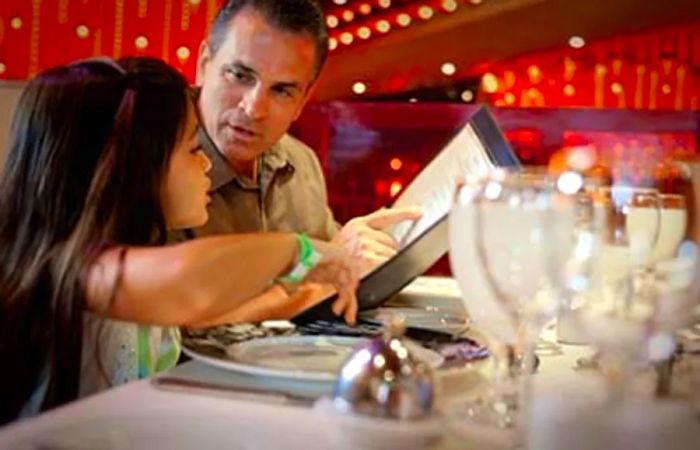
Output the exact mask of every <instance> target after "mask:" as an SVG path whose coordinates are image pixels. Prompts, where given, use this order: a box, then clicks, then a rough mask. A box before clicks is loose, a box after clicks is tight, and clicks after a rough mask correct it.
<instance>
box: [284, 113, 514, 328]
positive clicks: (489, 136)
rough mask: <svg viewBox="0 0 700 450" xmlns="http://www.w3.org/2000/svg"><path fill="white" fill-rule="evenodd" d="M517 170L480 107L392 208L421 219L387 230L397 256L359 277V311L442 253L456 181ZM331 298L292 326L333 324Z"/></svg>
mask: <svg viewBox="0 0 700 450" xmlns="http://www.w3.org/2000/svg"><path fill="white" fill-rule="evenodd" d="M517 165H519V163H518V159H517V158H516V156H515V154H514V153H513V151H512V150H511V148H510V146H509V145H508V143H507V141H506V140H505V138H504V137H503V134H502V133H501V130H500V129H499V128H498V126H497V125H496V122H495V121H494V119H493V116H492V115H491V113H490V112H489V110H488V109H487V108H486V107H483V106H482V107H480V108H479V109H477V110H476V111H475V112H474V113H472V115H471V116H470V117H469V119H468V120H467V122H466V123H465V124H464V126H463V127H462V128H461V129H460V130H459V131H458V132H457V134H455V135H454V136H453V137H452V139H451V140H450V141H449V142H448V143H447V145H445V147H444V148H443V149H442V150H441V151H440V152H439V153H438V154H437V155H436V156H435V157H434V158H433V159H432V160H431V161H430V162H429V163H428V164H427V165H426V166H425V167H424V168H423V170H422V171H421V172H420V173H419V174H418V175H417V176H416V178H415V179H414V180H413V181H412V182H411V184H409V185H408V186H407V187H406V188H405V189H404V190H403V191H402V192H401V193H400V195H399V196H398V198H397V199H396V201H395V202H394V204H393V205H392V207H393V206H403V205H421V206H422V207H423V216H422V217H421V218H420V219H419V220H417V221H406V222H402V223H400V224H398V225H396V226H394V227H393V228H392V229H390V230H387V231H388V232H389V233H391V234H392V236H394V238H395V239H396V240H397V241H398V242H399V243H400V248H399V251H398V253H397V254H396V255H394V256H393V257H392V258H391V259H389V260H387V261H386V262H384V263H383V264H381V265H380V266H378V267H377V268H375V269H374V270H373V271H372V272H370V273H368V274H366V275H365V276H364V277H363V278H362V280H361V282H360V286H359V288H358V292H357V300H358V302H359V309H360V310H364V309H371V308H376V307H377V306H379V305H381V304H382V303H383V302H384V301H386V300H388V299H389V298H390V297H391V296H393V295H394V294H396V293H397V292H399V291H400V290H401V289H402V288H403V287H404V286H406V285H407V284H408V283H410V282H411V281H413V280H414V279H415V278H416V277H417V276H419V275H421V274H422V273H423V272H425V271H426V270H427V269H429V268H430V266H432V265H433V264H435V262H436V261H437V260H438V259H440V257H442V256H443V255H444V254H445V253H446V252H447V250H448V238H447V217H448V214H449V212H450V209H451V208H452V202H453V196H454V192H455V186H456V183H457V180H458V178H460V177H463V176H464V175H465V174H471V175H480V174H485V173H486V172H488V171H489V170H491V169H493V168H494V167H507V166H517ZM334 298H335V297H331V298H329V299H327V300H326V301H324V302H322V303H320V304H318V305H317V306H315V307H313V308H310V309H309V310H307V311H305V312H304V313H302V314H301V315H300V316H298V317H297V318H296V319H295V321H297V322H306V321H310V320H318V319H321V320H332V319H333V318H334V317H335V316H334V315H333V313H332V311H331V309H330V305H331V303H332V301H333V300H334Z"/></svg>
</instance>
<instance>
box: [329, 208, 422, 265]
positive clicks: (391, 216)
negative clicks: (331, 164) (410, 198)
mask: <svg viewBox="0 0 700 450" xmlns="http://www.w3.org/2000/svg"><path fill="white" fill-rule="evenodd" d="M422 215H423V209H422V208H420V207H418V206H403V207H400V208H392V209H386V208H382V209H380V210H377V211H375V212H373V213H371V214H368V215H366V216H362V217H356V218H354V219H352V220H350V221H349V222H348V223H346V224H345V226H344V227H343V228H342V229H341V230H340V231H339V232H338V234H337V235H336V236H335V237H334V238H333V240H332V242H333V243H335V244H338V245H342V246H343V247H344V248H345V249H346V250H347V251H349V252H350V253H351V254H352V255H353V256H354V257H355V258H357V259H358V261H359V263H360V267H361V273H362V274H365V273H367V272H369V271H371V270H372V269H374V268H375V267H377V266H378V265H380V264H381V263H383V262H384V261H386V260H387V259H389V258H391V257H392V256H394V255H395V254H396V252H397V251H398V248H399V244H398V242H396V240H395V239H394V238H393V237H391V235H389V234H388V233H386V232H385V231H383V230H384V229H385V228H387V227H389V226H391V225H394V224H397V223H399V222H402V221H404V220H416V219H419V218H420V217H421V216H422Z"/></svg>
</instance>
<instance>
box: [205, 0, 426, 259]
mask: <svg viewBox="0 0 700 450" xmlns="http://www.w3.org/2000/svg"><path fill="white" fill-rule="evenodd" d="M327 53H328V34H327V30H326V28H325V20H324V17H323V13H322V11H321V10H320V8H319V7H318V6H317V5H316V4H315V3H314V2H312V1H311V0H230V1H228V2H227V3H225V4H224V5H223V6H222V8H221V9H220V11H219V13H218V15H217V17H216V19H215V20H214V23H213V24H212V28H211V31H210V33H209V36H208V38H207V39H206V40H205V41H203V42H202V44H201V46H200V49H199V57H198V61H197V75H196V84H197V86H198V87H199V89H200V90H199V97H198V106H199V113H200V120H201V123H202V125H203V129H202V130H201V133H200V135H201V142H202V146H203V148H204V150H205V152H206V153H207V154H208V156H209V157H210V158H211V160H212V162H213V168H212V170H211V172H210V176H211V179H212V202H211V205H210V210H209V212H210V220H209V222H208V224H207V225H205V226H204V227H201V228H199V229H196V230H194V232H193V233H194V235H196V236H205V235H210V234H217V233H228V232H253V231H294V232H303V233H306V234H308V235H309V236H312V237H315V238H319V239H323V240H332V241H334V242H336V243H339V244H342V245H344V246H345V247H346V248H347V249H348V250H350V251H351V252H352V253H353V254H355V255H358V256H359V257H360V258H361V259H362V260H363V262H364V263H365V266H367V265H372V264H376V263H377V262H379V261H383V260H385V259H386V258H388V257H391V256H392V255H393V254H395V253H396V248H397V243H396V242H395V241H394V239H393V238H391V237H390V236H389V235H388V234H387V233H385V232H383V231H382V229H384V228H386V227H389V226H391V225H393V224H395V223H397V222H400V221H402V220H408V219H415V218H418V217H419V216H420V210H419V209H418V208H403V209H400V210H399V209H397V210H385V209H382V210H379V211H376V212H374V213H372V214H370V215H368V216H364V217H358V218H355V219H353V220H351V221H350V222H348V223H347V224H346V225H345V226H344V227H342V229H339V227H338V225H337V224H336V222H335V221H334V220H333V215H332V213H331V211H330V209H329V208H328V205H327V194H326V187H325V180H324V177H323V173H322V171H321V166H320V164H319V161H318V158H317V157H316V155H315V154H314V152H313V151H312V150H311V149H310V148H308V147H307V146H305V145H304V144H302V143H301V142H299V141H297V140H296V139H294V138H292V137H291V136H289V135H287V134H286V132H287V130H288V129H289V126H290V124H291V123H292V122H293V121H294V120H295V119H296V118H297V117H298V116H299V114H300V113H301V110H302V108H303V107H304V104H305V103H306V101H307V99H308V98H309V96H310V92H311V88H312V86H313V84H314V82H315V81H316V79H317V77H318V75H319V72H320V71H321V68H322V67H323V64H324V62H325V60H326V56H327Z"/></svg>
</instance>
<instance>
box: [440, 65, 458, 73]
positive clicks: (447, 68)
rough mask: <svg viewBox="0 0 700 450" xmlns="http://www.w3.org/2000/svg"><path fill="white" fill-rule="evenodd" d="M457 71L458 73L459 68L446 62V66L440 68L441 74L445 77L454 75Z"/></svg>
mask: <svg viewBox="0 0 700 450" xmlns="http://www.w3.org/2000/svg"><path fill="white" fill-rule="evenodd" d="M456 71H457V68H456V67H455V65H454V64H452V63H451V62H446V63H445V64H443V65H442V66H441V67H440V72H442V74H443V75H447V76H450V75H454V74H455V72H456Z"/></svg>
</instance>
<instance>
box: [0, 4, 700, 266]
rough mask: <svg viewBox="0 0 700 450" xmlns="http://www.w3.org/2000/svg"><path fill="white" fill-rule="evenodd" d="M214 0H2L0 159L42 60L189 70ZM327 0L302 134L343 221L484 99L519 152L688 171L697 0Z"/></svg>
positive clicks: (698, 76) (672, 181)
mask: <svg viewBox="0 0 700 450" xmlns="http://www.w3.org/2000/svg"><path fill="white" fill-rule="evenodd" d="M220 3H221V1H219V0H70V1H69V0H2V2H1V3H0V144H1V145H0V161H2V159H3V158H4V157H3V154H4V152H5V144H4V141H5V140H6V130H7V124H8V122H9V117H10V115H11V110H12V105H13V104H14V101H15V99H16V97H17V95H18V93H19V91H20V90H21V87H22V85H23V82H24V81H26V80H27V79H29V78H31V77H32V75H34V74H36V73H37V72H38V71H40V70H42V69H44V68H47V67H50V66H54V65H57V64H61V63H65V62H68V61H72V60H76V59H80V58H86V57H91V56H97V55H106V56H111V57H120V56H125V55H139V54H145V55H152V56H157V57H160V58H163V59H164V60H166V61H168V62H169V63H170V64H172V65H173V66H175V67H176V68H178V69H179V70H181V71H182V72H183V73H184V74H185V75H186V76H187V77H188V78H189V79H190V80H192V79H193V75H194V68H195V63H196V59H197V51H198V47H199V44H200V42H201V39H202V37H203V36H204V35H205V32H206V29H207V26H208V24H209V23H211V21H212V20H213V17H214V15H215V13H216V10H217V7H218V6H219V4H220ZM321 4H322V6H323V9H324V12H325V14H326V22H327V24H328V27H329V30H330V41H329V48H330V50H331V51H330V58H329V61H328V64H327V66H326V68H325V71H324V73H323V75H322V77H321V79H320V80H319V83H318V85H317V86H316V88H315V91H314V94H313V98H312V101H311V102H310V103H309V105H308V106H307V108H306V109H305V112H304V114H303V115H302V117H301V118H300V119H299V120H298V121H297V122H296V123H295V125H294V127H293V130H292V133H293V134H295V135H297V136H298V137H300V138H301V139H302V140H304V141H306V142H307V143H309V144H310V145H311V146H312V147H313V148H315V149H316V150H317V152H318V154H319V156H320V158H321V161H322V163H323V164H324V168H325V170H326V176H327V181H328V187H329V196H330V202H331V206H332V208H333V209H334V212H335V214H336V216H337V218H338V220H340V221H345V220H347V219H348V218H350V217H353V216H356V215H360V214H364V213H367V212H369V211H371V210H373V209H375V208H377V207H379V206H383V205H390V204H391V202H392V199H393V198H394V197H395V196H396V195H397V194H398V193H399V192H400V191H401V189H402V188H403V187H404V186H405V185H406V184H407V183H409V182H410V180H411V179H412V178H413V177H414V176H415V174H416V173H417V172H418V171H420V169H421V168H422V167H423V166H424V165H425V163H426V162H427V161H429V160H430V158H431V157H432V156H433V155H435V154H436V153H437V152H438V151H439V150H440V148H441V147H442V146H443V145H444V144H445V143H447V142H448V141H449V139H450V138H451V136H453V135H454V133H455V132H456V131H457V130H458V129H459V128H460V127H461V126H462V125H463V124H464V123H465V121H466V120H468V118H469V115H470V114H471V113H472V112H473V111H474V108H476V107H477V105H480V104H485V105H488V106H489V107H490V109H491V111H492V113H493V114H494V116H495V118H496V120H497V122H498V123H499V125H500V126H501V128H502V129H503V130H504V133H505V136H506V138H507V139H508V140H509V142H510V143H511V145H512V146H513V148H514V149H515V151H516V153H517V155H518V157H519V158H520V160H521V162H523V163H524V164H528V165H549V166H550V167H555V168H557V167H560V166H564V165H566V160H567V159H566V157H565V156H566V154H567V152H568V151H569V149H572V148H581V147H585V148H587V149H588V151H589V152H591V153H592V154H593V155H594V157H595V164H593V165H592V166H591V167H590V168H589V171H590V173H592V174H593V175H596V176H600V177H605V176H607V175H608V174H609V173H610V172H611V171H614V170H615V168H616V167H618V166H619V164H620V162H624V164H625V166H626V167H627V169H630V168H631V170H630V174H631V175H630V176H631V177H632V178H634V181H635V183H638V184H643V185H656V186H657V187H660V188H662V190H664V191H676V190H679V189H682V188H683V183H684V182H687V181H688V179H689V178H690V177H691V175H692V174H691V173H690V172H689V169H688V167H689V166H688V165H683V164H679V163H689V164H690V163H693V162H694V160H695V159H696V158H697V154H698V146H699V143H700V1H698V0H646V1H640V0H326V1H322V2H321ZM0 164H1V162H0ZM444 267H446V266H445V265H444ZM445 270H446V269H445ZM435 271H437V272H440V271H442V269H440V268H439V267H438V268H436V269H435Z"/></svg>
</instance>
